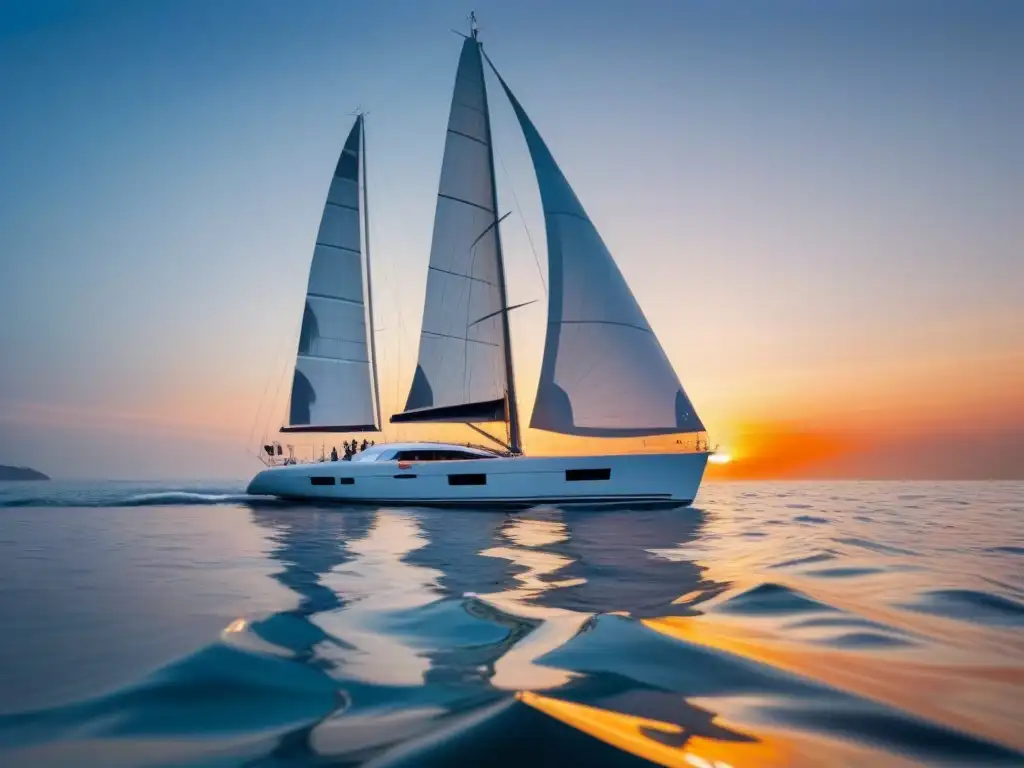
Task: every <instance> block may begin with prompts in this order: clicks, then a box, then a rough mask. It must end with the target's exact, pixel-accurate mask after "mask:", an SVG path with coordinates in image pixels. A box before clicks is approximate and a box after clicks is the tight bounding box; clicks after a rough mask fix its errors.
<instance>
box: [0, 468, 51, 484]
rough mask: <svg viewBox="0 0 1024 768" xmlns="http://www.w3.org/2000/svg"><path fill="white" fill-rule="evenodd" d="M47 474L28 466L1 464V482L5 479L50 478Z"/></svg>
mask: <svg viewBox="0 0 1024 768" xmlns="http://www.w3.org/2000/svg"><path fill="white" fill-rule="evenodd" d="M49 479H50V478H49V477H48V476H47V475H44V474H43V473H42V472H39V471H38V470H35V469H29V468H28V467H8V466H6V465H4V464H0V482H3V481H5V480H49Z"/></svg>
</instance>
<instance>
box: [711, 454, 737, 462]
mask: <svg viewBox="0 0 1024 768" xmlns="http://www.w3.org/2000/svg"><path fill="white" fill-rule="evenodd" d="M708 461H710V462H711V463H712V464H728V463H729V462H730V461H732V456H730V455H729V454H728V453H712V454H711V455H710V456H708Z"/></svg>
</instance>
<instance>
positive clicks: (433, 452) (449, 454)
mask: <svg viewBox="0 0 1024 768" xmlns="http://www.w3.org/2000/svg"><path fill="white" fill-rule="evenodd" d="M489 458H491V457H490V456H478V455H477V454H475V453H470V452H469V451H459V450H451V449H429V450H428V449H423V450H416V451H399V452H398V453H396V454H395V461H464V460H466V459H489Z"/></svg>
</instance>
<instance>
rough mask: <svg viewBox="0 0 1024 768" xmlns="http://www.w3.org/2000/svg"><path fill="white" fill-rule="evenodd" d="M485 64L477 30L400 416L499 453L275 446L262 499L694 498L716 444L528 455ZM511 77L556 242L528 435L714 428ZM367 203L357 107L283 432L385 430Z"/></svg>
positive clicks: (451, 127)
mask: <svg viewBox="0 0 1024 768" xmlns="http://www.w3.org/2000/svg"><path fill="white" fill-rule="evenodd" d="M485 59H487V57H486V55H485V54H484V53H483V49H482V46H481V44H480V42H479V41H478V39H477V33H476V26H475V22H474V25H473V29H472V34H471V36H469V37H467V38H466V40H465V42H464V43H463V46H462V54H461V56H460V59H459V64H458V70H457V74H456V79H455V90H454V94H453V97H452V104H451V112H450V115H449V121H448V131H447V136H446V140H445V150H444V158H443V161H442V167H441V181H440V186H439V190H438V195H437V207H436V213H435V219H434V234H433V243H432V247H431V252H430V265H429V271H428V277H427V290H426V302H425V308H424V314H423V327H422V332H421V336H420V343H419V356H418V363H417V366H416V371H415V375H414V376H413V380H412V386H411V389H410V392H409V396H408V399H407V401H406V406H405V410H404V411H403V412H402V413H398V414H395V415H393V416H392V417H391V422H393V423H404V424H407V423H431V422H432V423H438V422H447V423H459V424H465V425H467V426H468V427H470V428H472V429H474V430H476V432H478V433H480V434H482V435H484V436H485V437H487V438H489V439H491V440H492V441H493V442H495V443H498V444H500V445H501V449H500V450H489V449H486V448H479V447H468V446H463V445H451V444H439V443H413V444H397V445H396V444H391V445H378V446H375V447H374V448H371V449H370V450H368V451H365V452H363V453H359V454H357V456H356V460H354V461H351V462H347V461H346V462H331V463H314V464H296V463H294V462H293V461H289V462H286V465H285V466H276V463H277V461H278V455H279V451H278V449H277V447H276V446H274V445H271V446H270V447H269V450H268V453H269V454H270V455H269V456H268V457H267V458H268V460H269V461H268V463H270V464H272V466H270V467H269V468H268V469H266V470H264V471H262V472H260V473H259V474H258V475H257V476H256V477H255V478H254V479H253V481H252V482H251V484H250V486H249V493H252V494H262V495H272V496H282V497H291V498H322V499H337V500H348V501H363V502H377V503H406V504H408V503H416V504H427V503H441V504H451V503H464V504H470V505H476V504H481V503H483V504H492V503H502V504H513V505H523V506H533V505H535V504H539V503H556V504H571V503H586V504H607V503H625V504H637V503H643V504H673V505H678V504H689V503H691V502H692V501H693V499H694V497H695V496H696V493H697V488H698V486H699V485H700V481H701V478H702V476H703V473H704V468H705V465H706V463H707V459H708V450H707V444H706V440H705V442H704V445H703V449H702V447H701V441H700V439H699V438H698V440H697V450H696V451H695V452H692V453H668V452H665V453H644V454H623V453H619V454H610V455H603V456H545V457H534V456H525V455H523V446H522V440H521V426H520V421H519V411H518V401H517V399H516V391H515V377H514V375H513V366H512V362H513V359H512V347H511V338H510V332H509V313H510V312H511V311H512V310H514V309H516V308H517V307H519V306H524V304H522V303H521V304H510V303H509V300H508V296H507V294H506V284H505V267H504V262H503V257H502V248H501V237H500V233H499V224H500V222H501V221H502V219H503V218H504V217H499V216H498V203H497V192H496V187H495V178H494V158H493V148H492V144H491V138H492V137H491V126H490V110H489V107H488V101H487V91H486V86H485V83H484V60H485ZM487 61H488V64H490V66H491V69H494V65H493V64H492V63H491V62H490V60H489V59H487ZM494 72H495V74H496V75H497V70H496V69H494ZM497 76H498V81H499V82H500V84H501V87H502V90H503V91H504V93H505V95H506V96H507V97H508V100H509V101H510V103H511V105H512V107H513V109H514V111H515V114H516V117H517V118H518V121H519V125H520V127H521V129H522V131H523V134H524V136H525V138H526V143H527V146H528V148H529V151H530V155H531V158H532V161H533V167H534V171H535V174H536V178H537V182H538V186H539V188H540V195H541V201H542V207H543V210H544V219H545V228H546V235H547V252H548V265H549V269H548V274H549V280H548V283H549V284H548V321H547V332H546V341H545V346H544V354H543V361H542V365H541V373H540V382H539V385H538V390H537V397H536V403H535V406H534V409H533V415H532V417H531V420H530V426H531V428H533V429H539V430H544V431H548V432H553V433H558V434H563V435H572V436H577V437H593V438H609V439H612V438H637V437H647V436H657V435H662V436H664V435H671V434H679V433H687V432H696V433H702V432H703V431H704V426H703V423H702V422H701V420H700V417H699V416H698V415H697V413H696V411H695V410H694V407H693V405H692V404H691V402H690V400H689V398H688V397H687V395H686V393H685V391H684V390H683V388H682V386H681V385H680V383H679V379H678V378H677V376H676V374H675V372H674V371H673V369H672V365H671V363H670V362H669V360H668V357H667V356H666V355H665V352H664V351H663V349H662V347H661V345H660V343H659V342H658V339H657V337H656V336H655V334H654V332H653V330H652V329H651V326H650V324H649V323H648V322H647V319H646V317H645V316H644V314H643V311H642V310H641V309H640V306H639V305H638V303H637V301H636V299H635V298H634V297H633V294H632V292H631V291H630V289H629V287H628V286H627V284H626V281H625V279H624V278H623V276H622V274H621V273H620V272H619V269H618V267H617V266H616V264H615V261H614V260H613V258H612V256H611V254H610V253H609V251H608V249H607V247H606V246H605V244H604V242H603V241H602V239H601V237H600V235H599V234H598V232H597V230H596V229H595V227H594V225H593V223H591V221H590V219H589V217H588V216H587V214H586V212H585V211H584V209H583V206H582V205H581V204H580V202H579V200H578V199H577V197H576V194H575V193H574V192H573V190H572V188H571V187H570V186H569V183H568V181H567V180H566V178H565V176H564V175H563V174H562V171H561V170H560V169H559V167H558V165H557V164H556V163H555V160H554V158H553V157H552V155H551V153H550V151H549V150H548V148H547V145H546V144H545V143H544V141H543V139H542V138H541V137H540V134H539V133H538V132H537V129H536V128H535V127H534V125H533V123H532V122H531V120H530V118H529V117H528V116H527V114H526V112H525V111H524V109H523V108H522V106H521V105H520V103H519V102H518V101H517V100H516V98H515V96H513V94H512V92H511V90H509V88H508V86H507V85H506V83H505V82H504V80H502V79H501V77H500V75H497ZM360 181H362V183H360ZM366 202H367V201H366V146H365V120H364V117H363V116H362V115H360V116H359V117H357V118H356V121H355V125H354V126H353V128H352V131H351V133H350V134H349V136H348V139H347V141H346V142H345V145H344V149H343V150H342V153H341V157H340V159H339V161H338V164H337V167H336V169H335V172H334V177H333V179H332V181H331V185H330V189H329V192H328V195H327V202H326V205H325V207H324V211H323V217H322V219H321V223H320V229H319V232H318V235H317V240H316V245H315V247H314V251H313V260H312V265H311V267H310V272H309V282H308V288H307V293H306V301H305V307H304V310H303V316H302V328H301V331H300V334H299V344H298V357H297V360H296V364H295V373H294V379H293V383H292V390H291V397H290V405H289V412H288V420H289V424H288V426H285V427H282V431H283V432H293V433H294V432H298V433H302V432H306V433H310V432H312V433H353V432H374V431H378V430H379V429H380V428H381V426H382V421H381V414H380V408H381V405H380V397H379V387H378V381H377V366H376V351H375V336H374V328H373V309H372V296H373V294H372V287H371V282H370V281H371V268H370V267H371V259H370V254H369V243H368V237H367V232H368V224H367V222H368V216H369V212H368V210H367V204H366ZM364 257H365V258H364ZM526 303H532V302H526ZM483 423H504V425H505V427H506V439H505V440H504V441H502V440H499V439H498V438H496V437H494V436H492V435H490V434H489V433H487V432H485V431H484V430H483V429H481V428H480V427H479V426H477V425H478V424H483Z"/></svg>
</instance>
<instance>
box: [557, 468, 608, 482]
mask: <svg viewBox="0 0 1024 768" xmlns="http://www.w3.org/2000/svg"><path fill="white" fill-rule="evenodd" d="M611 477H612V471H611V470H610V469H567V470H565V480H566V482H575V481H577V480H611Z"/></svg>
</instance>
